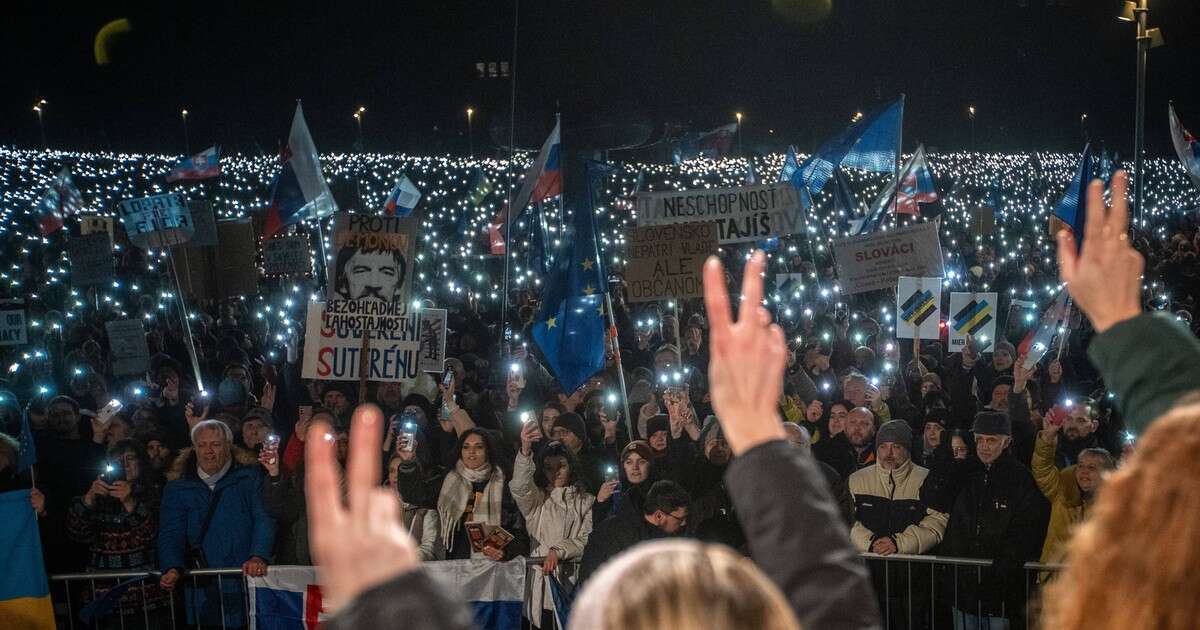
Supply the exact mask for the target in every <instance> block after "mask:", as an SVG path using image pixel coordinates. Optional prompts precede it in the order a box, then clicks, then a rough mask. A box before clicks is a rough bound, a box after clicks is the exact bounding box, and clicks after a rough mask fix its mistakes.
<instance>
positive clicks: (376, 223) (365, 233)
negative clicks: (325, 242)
mask: <svg viewBox="0 0 1200 630" xmlns="http://www.w3.org/2000/svg"><path fill="white" fill-rule="evenodd" d="M417 225H418V224H417V222H416V219H412V218H406V217H383V216H376V215H368V214H352V213H349V212H340V213H338V214H337V215H336V216H335V217H334V220H333V248H332V253H333V256H334V262H333V265H332V266H331V267H330V269H329V299H330V300H331V301H332V300H359V299H370V300H374V301H381V302H391V303H395V304H398V305H400V306H401V307H406V306H407V304H408V293H409V289H410V287H411V285H412V277H411V276H412V275H413V273H414V271H413V270H414V268H415V267H416V265H414V264H412V263H413V239H414V235H415V234H416V228H417Z"/></svg>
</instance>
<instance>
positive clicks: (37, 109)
mask: <svg viewBox="0 0 1200 630" xmlns="http://www.w3.org/2000/svg"><path fill="white" fill-rule="evenodd" d="M46 104H47V103H46V99H44V98H40V99H38V101H37V102H36V103H34V104H33V113H34V114H37V119H38V131H39V132H41V134H42V149H43V150H45V149H47V148H49V146H48V145H47V144H46V126H45V125H44V124H43V123H42V109H43V108H45V107H46Z"/></svg>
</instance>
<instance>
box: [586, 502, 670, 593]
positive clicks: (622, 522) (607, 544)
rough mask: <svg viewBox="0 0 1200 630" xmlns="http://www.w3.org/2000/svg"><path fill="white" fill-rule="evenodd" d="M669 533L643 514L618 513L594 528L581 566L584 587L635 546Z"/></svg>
mask: <svg viewBox="0 0 1200 630" xmlns="http://www.w3.org/2000/svg"><path fill="white" fill-rule="evenodd" d="M665 537H667V534H665V533H663V531H662V530H661V529H659V528H657V527H655V526H653V525H651V524H650V523H648V522H646V519H645V517H644V516H643V515H642V514H640V513H639V514H625V513H618V514H615V515H613V516H610V517H609V518H608V520H606V521H604V522H603V523H600V524H599V525H596V526H595V527H593V528H592V535H591V536H589V537H588V542H587V546H586V547H584V548H583V559H582V560H581V561H580V563H579V584H581V585H582V584H583V583H584V582H586V581H587V579H588V578H590V577H591V576H592V574H593V573H595V572H596V570H597V569H599V568H600V565H602V564H604V563H605V562H608V560H609V559H611V558H613V557H615V556H616V555H617V554H619V553H621V552H622V551H625V550H626V549H629V548H632V547H633V546H634V545H636V544H638V543H640V542H643V541H647V540H654V539H656V538H665Z"/></svg>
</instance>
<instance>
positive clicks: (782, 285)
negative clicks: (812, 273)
mask: <svg viewBox="0 0 1200 630" xmlns="http://www.w3.org/2000/svg"><path fill="white" fill-rule="evenodd" d="M802 290H804V274H802V273H777V274H775V292H776V293H778V294H779V296H780V297H782V298H784V299H786V298H788V297H800V295H799V292H800V291H802Z"/></svg>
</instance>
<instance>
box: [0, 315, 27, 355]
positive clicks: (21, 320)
mask: <svg viewBox="0 0 1200 630" xmlns="http://www.w3.org/2000/svg"><path fill="white" fill-rule="evenodd" d="M27 343H29V337H28V335H27V331H26V329H25V311H24V310H23V309H16V310H3V311H0V346H22V345H25V344H27Z"/></svg>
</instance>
